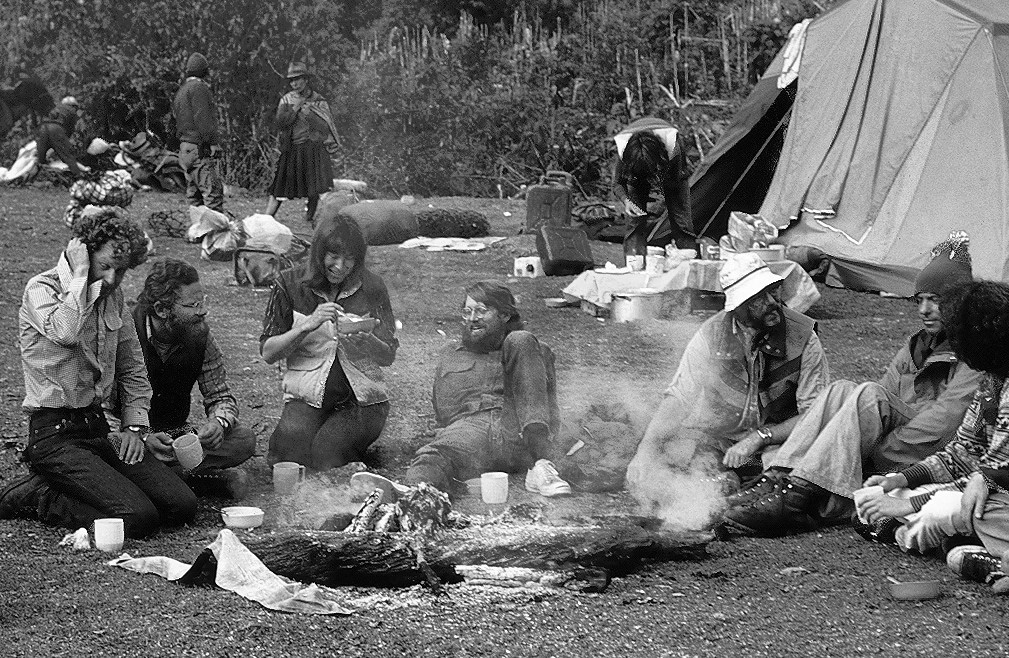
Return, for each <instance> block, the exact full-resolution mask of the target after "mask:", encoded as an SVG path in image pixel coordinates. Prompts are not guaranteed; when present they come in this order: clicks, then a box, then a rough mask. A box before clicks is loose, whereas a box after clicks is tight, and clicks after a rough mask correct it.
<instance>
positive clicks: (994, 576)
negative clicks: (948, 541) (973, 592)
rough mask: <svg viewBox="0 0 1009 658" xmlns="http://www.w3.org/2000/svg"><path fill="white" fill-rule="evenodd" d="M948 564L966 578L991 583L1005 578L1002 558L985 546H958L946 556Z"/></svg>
mask: <svg viewBox="0 0 1009 658" xmlns="http://www.w3.org/2000/svg"><path fill="white" fill-rule="evenodd" d="M946 566H948V567H949V570H950V571H952V572H953V573H955V574H958V575H959V576H960V577H961V578H963V579H964V580H970V581H973V582H975V583H984V584H986V585H991V584H993V583H995V581H997V580H1001V579H1002V578H1005V576H1006V574H1005V572H1004V571H1003V570H1002V558H998V557H995V556H994V555H992V554H991V553H989V552H988V551H987V550H985V548H984V546H956V547H954V548H953V549H952V550H951V551H950V552H949V555H947V556H946Z"/></svg>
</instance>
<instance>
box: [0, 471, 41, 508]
mask: <svg viewBox="0 0 1009 658" xmlns="http://www.w3.org/2000/svg"><path fill="white" fill-rule="evenodd" d="M48 487H49V485H48V484H46V481H45V480H43V479H42V477H41V476H39V475H37V474H35V473H29V474H28V475H26V476H24V477H21V478H18V479H16V480H14V481H13V482H11V483H10V484H8V485H7V486H5V487H4V488H3V489H0V519H37V518H38V515H39V499H40V498H41V496H42V492H43V491H45V490H46V489H47V488H48Z"/></svg>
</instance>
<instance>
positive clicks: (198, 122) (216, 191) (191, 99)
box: [172, 53, 224, 212]
mask: <svg viewBox="0 0 1009 658" xmlns="http://www.w3.org/2000/svg"><path fill="white" fill-rule="evenodd" d="M209 72H210V65H209V64H208V63H207V58H206V57H204V56H203V55H202V54H200V53H193V54H192V55H190V56H189V60H188V61H187V62H186V81H185V82H183V83H182V86H181V87H179V91H178V93H176V94H175V101H174V102H173V103H172V112H173V113H174V114H175V124H176V133H177V134H178V137H179V164H181V165H182V168H183V169H184V170H185V172H186V200H187V201H189V205H191V206H207V207H208V208H210V209H212V210H216V211H218V212H224V184H223V183H222V182H221V172H220V168H219V167H218V160H219V159H220V157H221V146H220V136H219V134H218V131H217V107H216V105H215V104H214V97H213V95H212V94H211V93H210V85H208V84H207V81H206V79H205V78H206V77H207V73H209Z"/></svg>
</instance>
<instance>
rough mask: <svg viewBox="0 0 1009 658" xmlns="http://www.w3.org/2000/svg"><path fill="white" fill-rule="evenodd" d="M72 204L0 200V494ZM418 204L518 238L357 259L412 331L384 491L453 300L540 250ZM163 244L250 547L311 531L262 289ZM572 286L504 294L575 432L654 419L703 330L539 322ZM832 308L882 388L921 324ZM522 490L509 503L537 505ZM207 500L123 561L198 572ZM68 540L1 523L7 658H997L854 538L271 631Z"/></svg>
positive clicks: (171, 203)
mask: <svg viewBox="0 0 1009 658" xmlns="http://www.w3.org/2000/svg"><path fill="white" fill-rule="evenodd" d="M67 201H68V196H67V194H66V192H65V190H59V189H2V190H0V225H2V227H3V230H2V232H0V261H2V262H3V263H4V264H5V272H6V276H5V277H4V282H3V285H2V288H0V383H2V386H0V440H2V442H0V480H2V479H6V478H9V477H12V476H14V475H15V474H17V473H20V472H22V471H23V465H22V464H21V463H20V460H19V454H20V453H19V447H20V445H21V443H22V441H23V439H24V436H25V434H26V422H25V418H24V416H23V414H22V413H21V411H20V402H21V397H22V396H23V388H22V375H21V369H20V360H19V354H18V347H17V308H18V306H19V304H20V298H21V292H22V289H23V287H24V284H25V282H26V281H27V280H28V278H29V277H30V276H32V275H33V274H35V273H37V272H39V271H42V270H44V269H48V268H49V267H51V266H52V264H53V263H54V262H55V259H56V257H57V256H58V254H59V251H60V249H61V248H62V247H63V246H64V245H65V244H66V241H67V240H68V238H69V234H68V231H67V229H66V228H64V227H63V224H62V220H61V217H62V211H63V208H64V206H65V204H66V202H67ZM227 203H228V207H229V208H230V209H231V210H232V211H233V212H234V213H235V214H237V215H238V216H245V215H246V214H249V213H251V212H254V211H256V210H258V209H261V208H262V207H263V205H264V200H263V199H254V198H248V197H244V196H239V197H233V198H229V199H228V201H227ZM428 203H431V204H432V205H435V206H436V207H449V206H464V207H469V208H475V209H479V210H481V211H483V212H485V213H486V214H487V215H488V217H489V218H490V220H491V223H492V225H493V226H494V233H496V234H498V235H507V236H509V238H508V239H507V240H506V241H505V242H504V243H500V244H498V245H496V246H495V247H493V248H492V249H490V250H489V251H487V252H483V253H475V254H459V253H427V252H423V251H417V250H402V249H398V248H396V247H377V248H372V249H370V250H369V257H368V258H369V263H370V265H371V266H372V267H373V269H374V270H375V271H376V272H377V273H379V274H380V275H381V276H382V277H383V278H384V279H385V281H386V283H387V284H388V286H389V289H390V292H391V295H392V303H393V308H394V309H395V311H396V315H397V317H398V318H399V319H400V320H401V321H402V322H403V329H402V331H401V332H400V334H399V336H400V339H401V342H402V346H401V348H400V352H399V355H398V357H397V359H396V362H395V363H394V364H393V365H392V366H391V367H390V368H388V369H387V372H386V374H387V381H389V382H390V383H391V385H392V386H391V388H392V391H393V395H394V411H393V415H392V417H391V418H390V422H389V424H388V427H387V429H386V432H385V433H384V434H383V436H382V438H381V439H380V440H379V442H378V443H377V444H376V446H375V447H374V449H373V450H372V451H371V453H370V454H369V460H368V461H369V462H370V464H369V465H370V466H372V467H375V468H380V469H382V470H385V471H388V472H390V473H393V474H399V473H402V471H403V469H404V468H405V465H406V462H407V459H408V457H409V455H410V454H411V453H412V452H413V450H414V449H415V448H416V447H417V446H418V445H420V444H422V443H423V442H424V441H426V440H427V433H428V431H429V429H430V424H431V421H432V417H431V410H430V401H429V396H430V387H431V374H432V372H433V366H434V358H435V355H436V353H437V351H438V350H439V349H440V348H441V346H442V345H444V344H445V342H446V341H447V340H451V339H453V338H454V337H455V335H456V332H457V321H456V316H457V309H458V307H459V305H460V302H461V299H460V291H461V290H462V288H463V286H464V285H465V284H466V283H468V282H470V281H472V280H474V279H476V278H493V279H498V280H505V279H507V276H508V274H509V273H510V271H511V261H512V258H514V257H515V256H521V255H531V254H533V253H535V249H534V246H533V243H532V240H531V238H529V237H528V236H517V235H516V232H517V230H518V228H519V227H520V226H521V224H522V222H523V220H524V211H523V207H522V203H521V202H516V201H507V200H504V201H499V200H474V199H435V200H418V204H420V205H422V206H423V205H426V204H428ZM182 207H183V206H182V205H181V203H180V200H179V199H178V198H177V197H173V196H170V195H157V194H139V195H138V196H137V199H136V200H135V202H134V205H133V206H132V208H131V210H132V212H133V213H134V215H135V216H136V217H137V218H138V219H140V220H142V221H143V222H144V223H145V224H146V218H147V217H148V216H149V215H150V213H151V212H153V211H155V210H164V209H170V208H180V209H181V208H182ZM301 214H302V209H301V207H300V205H299V204H298V203H296V202H295V203H288V204H286V205H285V206H284V207H283V208H282V210H281V213H280V219H281V220H282V221H285V222H288V223H289V224H290V225H291V226H292V227H296V228H298V227H299V225H300V222H301ZM509 214H510V216H509ZM155 241H156V245H157V249H158V256H175V257H180V258H185V259H187V260H189V261H190V262H193V263H194V264H196V265H197V267H198V268H199V270H200V272H201V277H202V278H203V280H204V282H205V283H204V285H205V287H206V289H207V292H208V294H209V296H210V301H211V305H212V310H211V317H210V322H211V325H212V327H213V330H214V332H215V334H216V335H217V337H218V340H219V342H220V343H221V346H222V349H223V350H224V352H225V356H226V359H227V366H228V372H229V378H230V382H231V384H232V387H233V389H234V391H235V393H236V395H237V397H238V399H239V402H240V407H241V414H242V422H244V423H245V424H247V425H251V426H252V427H254V428H255V429H256V430H257V432H258V433H259V436H260V442H259V451H258V454H257V456H256V457H255V458H254V459H253V462H252V464H251V465H250V472H251V473H252V475H253V481H254V485H255V486H254V490H253V492H252V494H251V496H250V501H252V503H253V504H258V505H260V506H262V507H264V508H265V509H267V512H268V523H267V526H266V527H264V529H262V530H260V531H258V532H268V531H269V526H271V525H272V526H276V525H279V524H280V523H281V522H284V521H287V522H289V521H293V522H296V523H305V524H308V523H311V522H313V521H314V520H315V519H316V518H318V517H319V516H321V515H325V514H327V513H329V512H330V511H337V510H338V509H341V508H342V507H344V506H345V505H346V503H347V501H346V500H345V498H344V496H343V491H344V490H343V489H342V487H341V486H339V485H340V482H341V480H340V478H342V477H343V474H340V475H338V476H336V477H335V478H332V479H331V481H335V482H336V483H337V484H336V485H335V486H327V485H326V482H328V481H330V480H327V481H323V480H318V481H315V482H312V483H310V486H308V487H306V490H307V492H308V495H306V496H305V497H303V498H302V499H301V500H299V504H298V505H297V507H296V508H295V509H286V510H285V509H281V508H280V507H278V506H277V505H276V504H275V502H274V501H273V499H272V495H271V493H270V485H269V475H268V472H267V469H266V465H265V460H264V457H263V455H264V454H265V444H266V440H267V438H268V437H269V433H270V431H271V430H272V428H273V426H274V424H275V423H276V420H277V418H278V416H279V412H280V395H279V381H280V373H279V371H278V369H277V368H276V367H275V366H268V365H267V364H265V363H264V362H263V361H262V359H261V358H260V357H259V356H258V350H257V343H258V336H259V332H260V323H261V321H262V313H263V307H264V305H265V302H266V292H265V291H259V290H252V289H248V288H239V287H236V286H235V285H233V277H232V273H231V270H230V265H229V264H224V263H211V262H207V261H200V260H199V259H198V249H197V247H196V246H194V245H190V244H187V243H186V242H184V241H183V240H177V239H167V238H156V239H155ZM593 249H594V253H595V256H596V260H597V261H598V262H599V263H602V262H604V261H605V260H607V259H609V260H616V259H617V258H618V257H619V255H618V252H619V250H618V248H617V247H615V246H613V245H603V244H594V245H593ZM145 274H146V267H144V268H141V269H140V270H139V271H137V272H132V273H130V275H129V276H128V278H127V280H126V282H125V284H124V285H125V286H126V288H127V297H128V298H133V297H135V296H136V293H137V291H138V289H139V286H140V284H141V283H142V281H143V278H144V276H145ZM569 281H570V278H543V279H518V280H511V279H509V280H508V283H509V285H510V286H511V287H512V289H513V290H514V291H515V292H516V293H517V294H518V296H519V298H520V308H521V311H522V314H523V317H524V318H525V319H526V320H527V323H528V325H529V328H530V329H531V330H533V331H534V332H535V333H537V334H538V335H540V336H541V337H544V338H545V339H547V340H548V341H549V342H550V343H551V345H552V346H553V347H554V349H555V351H556V352H557V353H558V355H559V356H558V375H559V379H560V391H561V399H562V406H563V407H564V409H563V410H564V414H565V416H566V417H568V418H576V417H577V416H578V415H579V414H580V411H581V410H582V409H583V408H584V407H585V406H586V405H587V404H589V403H591V402H593V401H598V400H614V399H616V400H620V401H623V402H625V403H626V404H628V405H629V406H630V407H631V408H632V409H633V410H634V411H635V413H636V414H637V416H638V418H639V419H647V417H648V413H649V409H650V408H652V407H653V406H654V405H655V403H656V401H657V400H658V399H659V396H660V392H661V390H662V388H663V387H664V385H665V383H666V382H667V381H668V378H669V377H670V375H671V374H672V371H673V369H674V368H675V366H676V363H677V361H678V359H679V356H680V354H681V352H682V349H683V346H684V345H685V343H686V341H687V339H688V338H689V336H690V335H691V334H692V333H693V331H694V330H696V328H697V326H698V325H699V323H700V322H701V320H702V318H700V317H697V316H685V317H679V318H673V319H666V320H658V321H651V322H648V323H645V324H641V325H615V324H612V323H610V322H609V321H600V320H596V319H593V318H591V317H589V316H587V315H585V314H583V313H581V312H580V311H579V310H577V309H559V310H552V309H548V308H546V307H545V305H544V304H543V302H542V298H545V297H553V296H556V295H557V294H558V291H559V289H560V288H562V287H563V286H564V285H566V284H567V283H568V282H569ZM823 293H824V294H823V299H822V300H821V302H819V303H818V304H817V305H816V306H814V307H813V308H812V309H811V310H810V311H809V314H810V315H812V316H813V317H815V318H816V319H818V320H819V321H820V326H821V338H822V340H823V343H824V345H825V347H826V350H827V353H828V356H829V358H830V362H831V368H832V373H833V375H834V377H835V378H840V377H844V378H850V379H855V380H863V379H869V378H875V377H876V376H878V374H879V373H880V372H881V371H882V369H883V367H884V366H885V364H886V363H887V361H888V360H889V358H890V355H892V354H893V353H894V352H895V351H896V349H897V348H898V346H899V345H900V343H901V341H902V340H903V337H904V336H905V335H906V334H907V333H909V332H910V331H911V330H912V329H914V327H915V324H916V319H915V315H914V309H913V306H912V305H911V304H910V303H909V302H906V301H902V300H894V299H881V298H879V297H876V296H872V295H865V294H857V293H849V292H845V291H836V290H829V289H825V290H823ZM442 332H444V333H445V334H446V335H442ZM194 413H196V410H194ZM517 484H518V483H517V481H516V482H513V494H514V495H515V496H516V498H518V499H520V500H525V499H528V498H527V497H524V496H523V492H521V491H520V487H519V486H515V485H517ZM219 503H220V501H213V500H211V501H205V502H204V503H202V504H201V509H200V513H199V515H198V518H197V521H196V523H195V524H194V525H193V526H191V527H187V528H184V529H181V530H177V531H174V532H169V533H162V534H159V535H157V536H155V537H153V538H151V539H148V540H145V541H129V542H127V545H126V550H127V551H129V552H131V553H132V554H133V555H169V556H173V557H177V558H179V559H183V560H189V559H192V558H194V557H195V556H196V555H197V553H198V552H199V550H200V549H201V548H202V547H203V546H205V545H206V544H207V543H208V542H209V541H210V540H212V538H213V537H214V535H215V534H216V532H217V530H218V529H219V527H220V523H219V519H218V516H217V513H216V509H215V506H216V505H218V504H219ZM464 504H467V503H464ZM468 504H470V505H472V503H468ZM543 504H545V505H547V506H550V505H554V503H553V502H552V501H551V502H545V503H543ZM566 504H568V505H571V504H573V503H571V502H570V501H569V502H567V503H566ZM574 504H577V505H580V506H581V508H582V509H587V508H593V509H628V508H629V501H627V499H626V498H625V497H623V496H620V495H614V496H579V497H577V499H576V502H575V503H574ZM63 534H64V531H63V530H60V529H53V528H47V527H43V526H40V525H38V524H35V523H29V522H10V521H0V565H2V568H0V637H5V639H6V643H7V645H6V647H5V649H4V650H3V651H2V653H3V654H4V655H13V656H22V655H33V656H34V655H62V654H92V653H93V654H100V655H171V656H183V655H194V656H195V655H208V656H210V655H212V656H226V655H243V656H270V655H278V654H288V655H317V654H323V653H325V654H337V655H347V656H369V657H374V656H385V655H394V654H398V655H410V656H414V655H427V656H447V655H455V656H483V655H495V656H500V655H515V656H588V655H623V656H628V655H635V656H639V655H640V656H688V655H690V656H692V655H711V656H719V655H735V654H743V653H745V654H747V655H768V656H780V655H810V654H815V653H818V654H821V655H829V656H834V655H836V656H841V655H844V656H847V655H858V654H876V653H900V654H904V655H943V654H946V655H996V654H998V655H1001V653H1002V648H1001V638H1002V636H1003V633H1002V629H1003V628H1004V627H1005V622H1006V618H1005V615H1006V605H1005V603H1004V600H1003V599H997V598H995V597H993V596H992V595H991V594H990V593H989V592H988V591H987V590H986V588H984V587H981V586H975V585H972V584H967V583H962V582H960V581H959V580H958V579H957V578H956V577H954V576H953V575H951V574H948V573H947V572H946V570H945V566H944V565H943V564H942V563H941V562H940V561H938V560H933V559H925V558H919V557H914V556H905V555H902V554H900V553H899V552H898V551H897V550H896V549H891V548H887V547H880V546H876V545H871V544H868V543H865V542H863V541H862V540H860V539H859V538H858V537H856V536H855V535H854V534H853V533H852V532H850V531H849V530H847V529H845V528H835V529H831V530H829V531H824V532H822V533H812V534H808V535H803V536H798V537H791V538H784V539H778V540H737V541H735V542H732V543H714V544H712V545H711V547H710V549H709V553H710V557H709V559H707V560H705V561H703V562H700V563H674V564H666V565H659V566H656V567H654V568H651V569H649V570H647V571H645V572H642V573H640V574H638V575H635V576H631V577H628V578H623V579H619V580H617V581H615V583H614V584H613V586H612V587H611V588H610V589H609V590H608V591H607V592H605V593H603V594H598V595H576V594H570V593H557V592H548V593H541V592H540V593H534V592H529V591H525V590H511V591H488V590H484V589H479V588H471V587H458V586H454V587H452V588H450V590H449V594H448V595H447V596H443V597H440V598H435V597H433V596H432V595H431V594H430V593H429V592H427V591H426V590H421V589H410V590H402V591H380V590H349V589H348V591H347V596H348V598H350V597H360V596H371V595H374V596H375V598H374V599H372V602H373V605H372V606H371V607H370V608H369V609H366V610H364V611H362V612H360V613H358V614H356V615H353V616H351V617H348V618H316V617H304V616H291V615H283V614H276V613H270V612H267V611H265V610H263V609H262V608H260V607H259V606H258V605H256V604H253V603H250V602H248V601H245V600H244V599H241V598H239V597H237V596H235V595H232V594H228V593H224V592H221V591H217V590H211V589H187V588H182V587H178V586H175V585H172V584H169V583H166V582H164V581H162V580H160V579H157V578H152V577H141V576H137V575H133V574H129V573H127V572H124V571H121V570H118V569H113V568H110V567H106V566H105V565H104V563H103V560H104V559H105V557H104V556H103V555H101V554H98V553H96V552H90V553H84V554H73V553H71V552H69V550H68V549H65V548H60V547H57V542H58V541H59V540H60V538H61V537H62V536H63ZM887 575H891V576H895V577H897V578H900V579H902V580H916V579H926V578H939V579H941V580H942V581H943V592H944V595H943V596H942V597H941V598H939V599H938V600H935V601H929V602H925V603H917V604H915V603H901V602H897V601H893V600H890V599H889V598H888V597H887V596H886V595H885V585H886V580H885V576H887Z"/></svg>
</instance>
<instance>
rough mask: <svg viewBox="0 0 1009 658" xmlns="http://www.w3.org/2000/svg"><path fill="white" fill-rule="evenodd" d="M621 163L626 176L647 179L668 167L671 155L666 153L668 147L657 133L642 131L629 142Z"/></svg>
mask: <svg viewBox="0 0 1009 658" xmlns="http://www.w3.org/2000/svg"><path fill="white" fill-rule="evenodd" d="M620 162H621V164H622V168H623V171H624V175H625V176H627V177H628V178H637V179H645V178H649V177H651V176H652V175H654V174H655V172H657V171H662V170H663V169H664V168H665V167H666V165H667V164H668V163H669V154H668V153H667V152H666V145H665V144H663V143H662V140H661V139H659V137H658V136H657V135H656V134H655V133H653V132H651V131H648V130H642V131H639V132H636V133H634V134H633V135H631V137H630V139H628V140H627V145H626V146H624V154H623V156H622V157H621V158H620Z"/></svg>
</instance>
